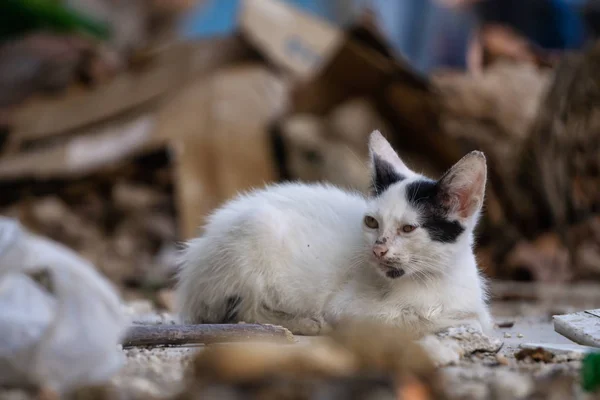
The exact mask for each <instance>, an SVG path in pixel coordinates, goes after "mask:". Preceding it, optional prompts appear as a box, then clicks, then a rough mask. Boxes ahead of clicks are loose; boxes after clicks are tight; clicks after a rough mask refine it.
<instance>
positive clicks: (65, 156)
mask: <svg viewBox="0 0 600 400" xmlns="http://www.w3.org/2000/svg"><path fill="white" fill-rule="evenodd" d="M154 127H155V116H154V115H153V114H146V115H141V116H139V117H138V118H135V119H133V120H130V121H127V122H121V123H117V124H111V125H109V126H106V127H103V128H98V129H95V130H93V131H91V132H88V133H87V134H85V135H78V136H76V137H74V138H72V139H70V140H68V141H65V142H60V143H58V144H56V145H53V146H49V147H45V148H40V149H36V150H31V151H28V152H23V153H17V154H15V155H9V156H6V157H3V158H2V159H0V180H16V179H28V178H35V179H48V178H75V177H81V176H85V175H86V174H89V173H92V172H95V171H97V170H99V169H102V168H104V167H107V166H109V165H112V164H114V163H118V162H119V161H122V160H124V159H126V158H128V157H131V156H134V155H137V154H141V153H142V152H144V151H147V150H149V149H150V148H154V147H158V146H161V145H162V144H161V143H162V141H161V139H159V138H156V137H154V136H153V132H154Z"/></svg>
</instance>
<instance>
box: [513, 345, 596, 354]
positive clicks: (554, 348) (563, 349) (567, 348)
mask: <svg viewBox="0 0 600 400" xmlns="http://www.w3.org/2000/svg"><path fill="white" fill-rule="evenodd" d="M519 347H520V348H521V349H537V348H539V347H541V348H542V349H544V350H547V351H549V352H551V353H553V354H556V355H563V354H564V355H573V354H575V355H578V356H583V355H586V354H588V353H593V352H597V351H599V350H598V349H597V348H596V347H591V346H581V345H578V344H554V343H523V344H521V345H520V346H519Z"/></svg>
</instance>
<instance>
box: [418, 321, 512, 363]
mask: <svg viewBox="0 0 600 400" xmlns="http://www.w3.org/2000/svg"><path fill="white" fill-rule="evenodd" d="M419 344H420V345H421V346H423V348H424V349H425V350H426V351H427V352H428V353H429V355H430V357H431V358H432V359H433V361H434V362H435V363H436V364H437V365H439V366H444V365H449V364H454V363H457V362H458V361H459V360H460V359H462V358H463V357H465V356H469V355H471V354H473V353H476V352H484V353H497V352H498V350H500V348H501V347H502V345H503V342H502V341H501V340H500V339H497V338H493V337H490V336H487V335H484V334H483V333H481V331H479V330H478V329H475V328H473V327H471V326H466V325H465V326H457V327H452V328H448V329H446V330H444V331H441V332H439V333H437V334H435V335H427V336H425V337H424V338H423V339H421V340H420V341H419Z"/></svg>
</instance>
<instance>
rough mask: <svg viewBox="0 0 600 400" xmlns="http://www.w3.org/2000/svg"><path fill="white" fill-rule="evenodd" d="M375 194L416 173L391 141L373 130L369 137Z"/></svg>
mask: <svg viewBox="0 0 600 400" xmlns="http://www.w3.org/2000/svg"><path fill="white" fill-rule="evenodd" d="M369 153H370V155H371V174H372V176H373V190H372V192H373V194H374V195H379V194H381V193H382V192H383V191H385V189H387V188H388V187H389V186H390V185H392V184H394V183H396V182H400V181H402V180H404V179H406V178H408V177H409V176H412V175H414V174H415V173H414V172H412V171H411V170H410V169H408V167H407V166H406V165H405V164H404V163H403V162H402V160H401V159H400V157H398V154H397V153H396V152H395V151H394V149H393V148H392V146H391V145H390V143H389V142H388V141H387V140H386V139H385V138H384V137H383V135H382V134H381V133H380V132H379V131H373V133H371V137H370V138H369Z"/></svg>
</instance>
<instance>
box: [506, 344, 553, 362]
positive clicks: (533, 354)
mask: <svg viewBox="0 0 600 400" xmlns="http://www.w3.org/2000/svg"><path fill="white" fill-rule="evenodd" d="M515 358H516V359H517V360H519V361H523V360H526V359H531V360H533V361H536V362H545V363H550V362H552V361H554V354H552V353H551V352H549V351H548V350H546V349H544V348H542V347H538V348H535V349H521V350H519V351H518V352H517V353H515Z"/></svg>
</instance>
